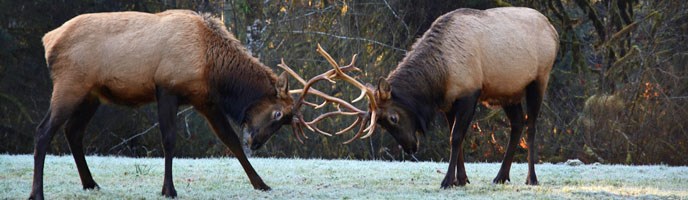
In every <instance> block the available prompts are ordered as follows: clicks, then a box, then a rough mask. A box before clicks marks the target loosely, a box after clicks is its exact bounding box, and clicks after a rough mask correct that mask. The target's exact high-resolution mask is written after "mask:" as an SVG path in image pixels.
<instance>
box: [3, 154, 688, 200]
mask: <svg viewBox="0 0 688 200" xmlns="http://www.w3.org/2000/svg"><path fill="white" fill-rule="evenodd" d="M86 160H87V161H88V164H89V166H90V168H91V172H92V173H93V176H94V179H95V180H96V182H97V183H98V184H99V185H100V186H101V189H100V190H96V191H84V190H82V189H81V182H80V180H79V176H78V173H77V170H76V165H75V164H74V160H73V159H72V157H71V156H69V155H67V156H48V157H47V159H46V169H45V195H46V197H47V198H50V199H143V198H145V199H156V198H160V199H161V198H162V197H161V196H160V195H158V194H159V192H160V191H161V188H162V179H163V165H164V164H163V159H162V158H123V157H100V156H89V157H87V158H86ZM250 161H251V163H252V164H253V166H254V167H255V168H256V170H257V171H258V173H259V174H260V175H261V177H262V178H263V180H264V181H265V182H266V183H267V184H268V185H269V186H271V187H272V189H273V190H272V191H269V192H261V191H256V190H253V189H252V187H251V185H250V184H249V182H248V178H247V176H246V174H245V173H244V171H243V170H242V168H241V166H240V165H239V162H238V161H237V160H236V159H234V158H207V159H180V158H177V159H175V160H174V183H175V186H176V188H177V193H178V195H179V198H180V199H455V198H470V199H526V198H527V199H531V198H536V199H570V198H573V199H590V198H594V199H600V198H601V199H609V198H612V199H617V198H641V199H667V198H670V199H688V167H669V166H662V165H656V166H625V165H581V166H569V165H564V164H538V165H536V170H537V175H538V178H539V181H540V186H527V185H525V184H524V182H525V177H526V171H527V168H526V164H514V165H513V166H512V170H511V180H512V181H513V182H512V183H509V184H505V185H493V184H491V180H492V178H494V176H495V175H497V171H498V170H499V163H467V164H466V168H467V173H468V177H469V180H470V181H471V184H468V185H467V186H466V187H457V188H453V189H449V190H442V189H440V182H441V181H442V178H443V177H444V173H445V172H446V170H447V163H438V162H383V161H353V160H314V159H308V160H304V159H271V158H251V159H250ZM32 175H33V157H32V156H31V155H0V199H25V198H27V197H28V196H29V192H30V191H31V179H32Z"/></svg>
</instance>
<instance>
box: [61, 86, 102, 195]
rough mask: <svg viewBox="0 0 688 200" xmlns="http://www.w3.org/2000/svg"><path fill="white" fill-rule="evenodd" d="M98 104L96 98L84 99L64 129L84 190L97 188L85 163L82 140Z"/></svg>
mask: <svg viewBox="0 0 688 200" xmlns="http://www.w3.org/2000/svg"><path fill="white" fill-rule="evenodd" d="M99 105H100V102H99V101H98V99H97V98H89V99H86V100H85V101H84V102H83V103H81V104H80V105H79V106H78V107H77V108H76V109H75V111H74V113H73V114H72V116H71V117H70V118H69V120H68V121H67V124H66V125H65V129H64V130H65V136H67V142H68V143H69V149H70V150H71V151H72V156H73V157H74V162H75V163H76V167H77V170H78V171H79V177H80V178H81V184H82V185H83V186H84V189H85V190H87V189H97V188H98V184H96V182H95V181H94V180H93V176H91V171H90V170H89V169H88V164H87V163H86V158H85V156H84V149H83V141H84V131H85V129H86V125H87V124H88V122H89V121H90V120H91V118H92V117H93V114H95V112H96V110H98V106H99Z"/></svg>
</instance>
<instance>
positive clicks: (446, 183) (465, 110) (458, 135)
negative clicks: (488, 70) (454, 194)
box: [441, 92, 480, 189]
mask: <svg viewBox="0 0 688 200" xmlns="http://www.w3.org/2000/svg"><path fill="white" fill-rule="evenodd" d="M479 96H480V92H475V93H474V94H473V95H471V96H467V97H464V98H461V99H459V100H457V101H455V102H454V104H453V105H452V110H455V111H456V113H455V115H454V123H453V125H452V129H451V139H450V141H451V156H450V158H449V169H447V174H446V175H445V177H444V180H442V185H441V187H442V188H443V189H446V188H450V187H452V186H454V185H458V186H464V185H466V183H467V182H468V176H466V168H465V167H464V163H463V151H462V150H461V143H463V139H464V137H465V135H466V131H468V126H469V125H470V123H471V120H472V119H473V114H474V113H475V106H476V104H477V102H478V97H479ZM456 173H458V176H457V175H456Z"/></svg>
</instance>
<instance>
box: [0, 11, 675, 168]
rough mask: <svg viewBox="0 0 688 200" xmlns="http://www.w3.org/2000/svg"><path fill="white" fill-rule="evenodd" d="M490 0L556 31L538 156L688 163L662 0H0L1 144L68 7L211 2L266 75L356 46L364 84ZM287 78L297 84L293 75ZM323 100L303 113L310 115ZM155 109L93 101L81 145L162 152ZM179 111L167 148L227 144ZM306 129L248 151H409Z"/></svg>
mask: <svg viewBox="0 0 688 200" xmlns="http://www.w3.org/2000/svg"><path fill="white" fill-rule="evenodd" d="M499 6H524V7H531V8H534V9H536V10H539V11H540V12H542V13H543V14H545V15H546V16H547V17H549V19H550V21H551V22H552V24H553V25H554V26H555V27H556V29H557V31H558V32H559V34H560V41H561V44H560V50H559V54H558V57H557V62H556V64H555V66H554V69H553V71H552V75H551V79H550V83H549V89H548V93H547V95H546V97H545V102H544V106H543V109H542V111H541V117H540V121H539V123H538V126H539V127H538V131H539V132H538V133H537V137H538V138H537V139H536V140H537V147H535V148H538V152H539V158H540V160H541V161H542V162H561V161H565V160H566V159H570V158H578V159H581V160H582V161H584V162H586V163H593V162H601V163H621V164H660V163H663V164H669V165H687V164H688V156H686V155H685V153H686V152H688V124H687V123H686V122H687V121H688V106H687V105H688V69H687V66H686V63H688V45H686V41H687V40H688V13H687V12H688V9H687V4H686V3H685V2H683V1H673V0H652V1H641V0H551V1H535V0H486V1H478V0H465V1H461V0H433V1H425V0H260V1H258V0H224V1H222V0H162V1H153V0H142V1H139V0H117V1H105V0H50V1H48V0H34V1H13V0H0V141H1V142H0V153H10V154H30V153H33V135H34V132H35V127H36V126H37V124H38V123H39V121H40V120H41V119H42V117H43V115H44V114H45V112H46V111H47V109H48V104H49V100H50V94H51V88H52V84H51V80H50V78H49V72H48V69H47V68H46V64H45V60H44V57H43V54H44V51H43V47H42V44H41V40H40V39H41V37H42V36H43V34H45V33H47V32H48V31H50V30H52V29H54V28H56V27H58V26H60V25H61V24H62V23H64V22H65V21H67V20H69V19H71V18H72V17H74V16H77V15H79V14H83V13H92V12H109V11H128V10H134V11H143V12H160V11H163V10H166V9H191V10H196V11H202V12H210V13H212V14H214V15H216V16H217V17H218V18H222V19H223V20H224V22H225V24H226V25H227V27H228V28H229V29H230V31H231V32H232V33H234V34H235V35H236V36H237V38H239V39H240V40H241V41H242V43H243V44H244V45H245V46H246V47H247V48H248V49H249V50H250V51H251V52H252V53H253V55H254V56H256V57H258V58H259V59H260V60H261V61H262V62H263V63H265V64H266V65H268V66H270V67H271V68H273V70H274V71H275V72H276V73H280V72H281V69H278V68H277V67H276V66H277V64H278V63H279V60H280V59H281V58H284V60H285V62H286V63H287V64H288V65H289V66H291V67H292V68H293V69H295V70H297V72H298V73H300V74H301V75H302V76H303V77H305V78H310V77H313V76H314V75H316V74H319V73H322V72H324V71H326V70H328V69H330V68H331V67H330V66H329V65H328V64H327V62H326V61H325V60H324V59H323V58H322V57H321V56H320V55H319V54H317V53H316V51H315V47H316V44H318V43H320V44H322V45H323V47H324V48H325V49H326V50H328V51H329V53H331V54H332V56H333V57H334V58H336V59H338V61H339V62H340V63H342V64H344V63H348V62H349V59H350V58H351V56H352V55H353V54H358V55H359V59H358V61H357V62H356V66H358V67H359V68H361V69H362V70H363V72H362V73H354V74H353V75H355V76H356V77H357V78H359V79H360V80H363V81H364V82H369V83H372V82H373V81H374V80H376V79H377V78H378V77H380V76H386V75H387V74H388V73H389V72H390V71H392V70H393V69H394V68H395V67H396V64H397V63H398V62H399V61H401V59H402V58H403V57H404V55H405V53H406V51H407V50H408V49H409V48H410V46H411V44H412V43H413V42H414V41H415V39H416V38H418V37H420V36H421V35H422V34H423V33H424V32H425V30H426V29H427V28H428V27H429V26H430V24H431V23H432V22H433V21H434V20H435V19H436V18H437V17H438V16H440V15H442V14H444V13H446V12H449V11H451V10H454V9H457V8H463V7H468V8H477V9H487V8H492V7H499ZM290 85H291V87H292V88H296V87H301V85H300V84H298V82H296V81H295V80H293V79H292V80H291V82H290ZM315 87H316V88H318V89H319V90H321V91H325V92H328V93H330V94H332V95H336V96H338V97H341V98H343V99H349V100H350V99H353V98H355V97H356V96H357V95H358V91H357V90H356V89H355V88H354V87H353V86H351V85H348V84H345V83H338V84H335V85H331V84H329V83H322V84H318V85H316V86H315ZM314 101H317V100H314ZM364 103H365V102H361V103H358V104H356V105H357V106H359V107H360V108H365V106H366V105H365V104H364ZM327 109H332V108H326V109H322V110H307V111H304V112H305V113H307V114H310V115H312V116H307V118H310V119H312V117H313V116H315V115H318V114H321V113H323V112H326V111H327ZM155 110H156V109H155V105H148V106H143V107H141V108H139V109H130V108H126V107H121V106H101V107H100V109H99V111H98V112H97V113H96V116H95V117H94V119H93V120H92V121H91V123H90V125H89V126H88V128H87V133H86V137H85V139H84V143H85V145H84V146H85V147H86V152H87V153H88V154H100V155H122V156H134V157H151V156H162V149H161V142H160V133H159V130H158V128H157V124H156V122H157V114H156V111H155ZM178 120H179V121H178V123H177V125H178V132H177V134H178V136H179V137H178V140H177V151H176V154H177V156H178V157H209V156H224V155H230V154H231V153H230V152H229V151H228V150H227V148H226V147H225V146H224V145H223V144H222V143H221V142H219V140H218V139H216V137H215V136H214V135H213V134H212V133H211V132H210V130H209V129H208V127H207V125H206V122H205V121H204V120H203V118H202V117H201V116H200V115H199V114H197V113H195V112H194V111H193V109H185V108H181V109H180V112H179V114H178ZM352 120H353V118H346V117H340V118H337V119H333V120H330V121H325V122H323V123H321V124H320V125H319V127H321V128H322V129H325V130H330V131H333V130H340V129H343V128H344V127H345V126H346V125H348V124H349V123H351V122H352ZM436 121H437V123H435V125H433V127H432V129H431V131H430V132H429V133H428V134H426V136H425V137H422V138H420V140H421V141H420V142H421V146H420V151H419V153H418V154H417V155H416V157H418V158H419V159H421V160H434V161H446V160H447V158H448V155H449V149H450V147H449V128H448V127H447V125H446V122H445V120H444V118H443V117H440V116H438V117H436ZM508 127H509V126H508V120H507V118H506V116H505V115H504V113H503V111H501V110H499V109H498V110H491V109H488V108H486V107H482V106H479V108H478V112H477V114H476V117H475V119H474V121H473V123H472V128H471V130H470V131H469V134H468V136H467V138H466V140H465V142H464V146H463V147H464V149H465V152H466V160H467V161H468V162H483V161H488V162H495V161H501V159H502V157H503V153H504V151H505V146H506V143H507V140H508V131H509V128H508ZM307 135H308V136H309V139H307V140H305V144H300V143H299V142H298V140H296V138H294V136H293V135H292V133H291V129H290V128H289V127H288V126H285V127H283V128H282V129H281V130H280V132H279V133H277V135H276V136H275V137H273V138H272V139H271V140H270V142H269V143H268V144H266V146H265V147H263V148H262V149H261V150H259V151H255V152H253V156H270V157H301V158H333V159H334V158H340V159H376V160H409V157H408V156H405V155H404V154H403V153H402V152H401V151H400V149H399V148H398V147H397V144H396V141H394V140H393V139H392V137H391V136H389V135H388V134H387V133H385V131H383V130H380V129H378V133H377V134H375V135H374V136H373V137H371V138H370V139H365V140H359V141H356V142H353V143H352V144H349V145H342V144H341V143H342V142H343V141H346V140H347V139H349V138H350V137H352V136H353V132H349V133H346V134H343V135H339V136H333V137H323V136H321V135H319V134H317V133H311V132H307ZM524 135H525V134H524ZM525 148H526V146H525V142H523V141H522V142H521V145H519V147H518V152H517V154H516V157H515V160H516V161H520V162H525V161H526V154H525V153H526V149H525ZM50 152H52V153H56V154H69V153H70V151H69V148H68V145H67V143H66V139H65V138H64V134H58V135H57V137H55V139H54V141H53V143H52V148H51V151H50Z"/></svg>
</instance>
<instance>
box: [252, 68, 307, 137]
mask: <svg viewBox="0 0 688 200" xmlns="http://www.w3.org/2000/svg"><path fill="white" fill-rule="evenodd" d="M275 90H276V95H275V96H271V97H266V98H263V100H262V101H259V102H257V103H255V104H254V105H252V106H251V107H250V108H249V109H248V110H247V111H246V117H245V119H244V123H243V124H242V125H241V129H242V132H243V134H244V137H245V138H246V139H247V140H248V144H249V145H250V148H251V149H252V150H256V149H259V148H260V147H261V146H262V145H263V144H265V143H266V142H267V141H268V140H269V139H270V138H271V137H272V135H274V134H275V133H276V132H277V130H279V129H280V127H282V125H285V124H289V123H291V118H292V116H293V112H292V110H293V109H292V105H293V102H294V101H293V99H292V97H291V96H290V95H289V86H288V83H287V74H286V73H285V72H282V74H281V75H280V76H279V78H278V79H277V82H276V83H275Z"/></svg>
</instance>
